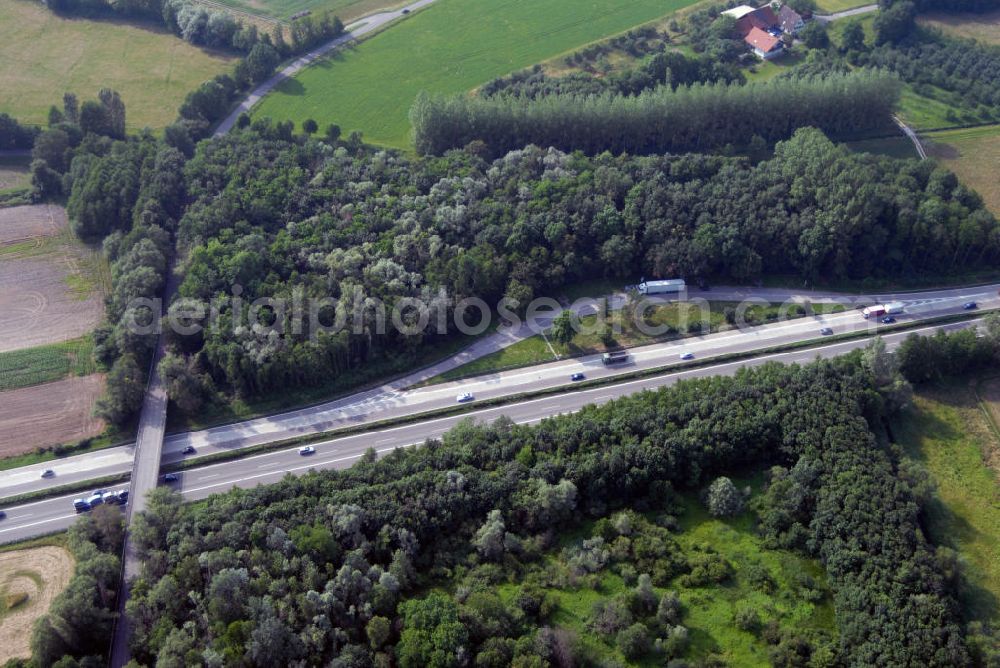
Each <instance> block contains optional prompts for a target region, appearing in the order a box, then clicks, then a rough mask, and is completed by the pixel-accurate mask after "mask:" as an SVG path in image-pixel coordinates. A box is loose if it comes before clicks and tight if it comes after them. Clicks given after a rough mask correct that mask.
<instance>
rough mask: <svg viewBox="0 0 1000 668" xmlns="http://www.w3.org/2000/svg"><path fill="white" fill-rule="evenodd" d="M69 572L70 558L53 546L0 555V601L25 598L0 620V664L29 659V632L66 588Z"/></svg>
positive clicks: (70, 566) (63, 551)
mask: <svg viewBox="0 0 1000 668" xmlns="http://www.w3.org/2000/svg"><path fill="white" fill-rule="evenodd" d="M73 568H74V562H73V556H72V555H71V554H70V553H69V552H68V551H67V550H65V549H63V548H61V547H56V546H54V545H47V546H45V547H35V548H31V549H28V550H15V551H13V552H0V598H2V599H6V597H7V596H9V595H11V594H20V593H23V594H27V595H28V599H27V601H25V602H24V603H22V604H20V605H18V606H17V607H16V608H14V609H13V610H8V611H6V612H5V613H4V615H3V617H0V664H5V663H7V661H9V660H10V659H15V658H24V659H27V658H30V657H31V645H30V642H31V628H32V626H33V625H34V623H35V620H36V619H38V618H39V617H41V616H42V615H43V614H45V613H46V612H47V611H48V609H49V606H50V605H52V599H54V598H55V597H56V596H57V595H58V594H59V592H61V591H62V590H63V589H65V588H66V585H68V584H69V579H70V577H72V575H73Z"/></svg>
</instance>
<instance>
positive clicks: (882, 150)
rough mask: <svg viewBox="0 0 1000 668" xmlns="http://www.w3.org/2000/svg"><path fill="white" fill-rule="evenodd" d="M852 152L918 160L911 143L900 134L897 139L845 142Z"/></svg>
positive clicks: (884, 138)
mask: <svg viewBox="0 0 1000 668" xmlns="http://www.w3.org/2000/svg"><path fill="white" fill-rule="evenodd" d="M845 143H846V144H847V146H848V147H849V148H850V149H851V150H852V151H857V152H858V153H876V154H878V155H887V156H889V157H890V158H918V157H919V156H918V155H917V149H916V147H914V146H913V142H911V141H910V140H909V139H907V138H906V137H904V136H903V135H902V134H900V135H899V136H897V137H880V138H878V139H863V140H861V141H850V142H845Z"/></svg>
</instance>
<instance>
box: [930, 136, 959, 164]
mask: <svg viewBox="0 0 1000 668" xmlns="http://www.w3.org/2000/svg"><path fill="white" fill-rule="evenodd" d="M924 144H925V145H926V148H927V153H928V154H929V155H931V156H932V157H935V158H941V159H942V160H957V159H958V158H961V157H962V152H961V151H959V150H958V148H957V147H955V146H953V145H952V144H945V143H943V142H941V143H939V142H936V141H934V140H930V139H928V140H925V142H924Z"/></svg>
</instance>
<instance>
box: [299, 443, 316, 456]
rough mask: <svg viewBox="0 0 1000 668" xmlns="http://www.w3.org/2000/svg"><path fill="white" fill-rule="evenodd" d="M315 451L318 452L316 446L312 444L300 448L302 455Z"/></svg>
mask: <svg viewBox="0 0 1000 668" xmlns="http://www.w3.org/2000/svg"><path fill="white" fill-rule="evenodd" d="M314 452H316V448H314V447H313V446H311V445H307V446H305V447H304V448H299V454H300V455H311V454H312V453H314Z"/></svg>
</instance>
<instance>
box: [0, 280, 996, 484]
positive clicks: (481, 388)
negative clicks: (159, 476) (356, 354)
mask: <svg viewBox="0 0 1000 668" xmlns="http://www.w3.org/2000/svg"><path fill="white" fill-rule="evenodd" d="M996 288H997V286H995V285H990V286H984V287H979V288H955V289H948V290H941V291H929V292H919V293H899V294H888V295H875V296H873V297H870V298H865V301H889V300H892V299H900V300H902V301H904V302H905V303H906V304H907V313H906V314H904V315H900V316H898V319H899V321H900V322H901V323H904V322H907V321H914V320H919V319H920V318H928V317H936V316H940V315H948V314H954V313H961V312H962V304H963V303H965V302H966V301H970V300H975V301H978V302H979V304H980V306H981V307H983V308H993V307H1000V296H998V294H997V290H996ZM834 294H835V293H815V292H813V293H809V292H803V291H775V290H772V289H763V290H755V289H753V288H749V289H747V288H719V289H713V290H712V292H711V293H708V295H709V296H711V297H712V298H713V299H720V298H721V299H724V300H733V301H736V300H739V299H741V298H746V297H748V296H753V297H754V298H757V299H762V300H763V299H769V300H779V299H782V298H785V299H791V300H793V301H806V300H811V301H821V300H824V299H825V300H829V299H833V298H834V297H833V295H834ZM839 297H840V298H842V299H844V300H845V301H850V300H851V299H853V298H850V297H848V296H844V295H840V296H839ZM821 327H830V328H831V329H833V330H834V333H836V334H841V333H848V332H861V331H869V332H872V333H874V332H876V331H878V330H879V329H880V328H883V327H884V326H883V325H880V324H879V323H878V322H876V321H869V320H864V319H863V318H861V316H860V315H859V314H858V313H857V312H856V311H854V310H853V309H852V310H849V311H846V312H844V313H839V314H832V315H824V316H813V317H807V318H799V319H796V320H790V321H783V322H778V323H773V324H767V325H762V326H758V327H750V328H746V329H741V330H731V331H727V332H720V333H717V334H710V335H706V336H700V337H692V338H686V339H680V340H677V341H672V342H667V343H658V344H653V345H650V346H643V347H640V348H633V349H631V351H630V353H631V359H630V361H629V363H628V364H623V365H616V366H613V367H605V366H604V365H603V364H602V362H601V357H600V355H591V356H588V357H581V358H572V359H567V360H562V361H557V362H550V363H547V364H540V365H536V366H532V367H526V368H522V369H515V370H511V371H505V372H501V373H493V374H487V375H483V376H478V377H476V378H470V379H466V380H463V381H457V382H451V383H443V384H440V385H432V386H426V387H421V388H416V389H409V390H408V389H405V386H406V385H408V384H410V383H413V382H418V381H422V380H426V378H427V377H428V375H429V374H431V373H437V372H440V371H441V370H442V369H445V370H446V369H448V368H453V365H450V364H447V363H446V362H445V363H441V364H439V365H434V366H433V367H431V368H430V370H424V371H421V372H416V373H414V374H411V375H410V376H408V377H406V378H404V379H401V380H399V381H396V382H393V383H390V384H387V385H384V386H382V387H380V388H376V389H373V390H369V391H366V392H362V393H359V394H355V395H351V396H348V397H345V398H343V399H340V400H337V401H333V402H329V403H326V404H321V405H318V406H312V407H308V408H303V409H298V410H293V411H289V412H286V413H282V414H278V415H272V416H267V417H262V418H257V419H253V420H247V421H245V422H240V423H235V424H229V425H222V426H219V427H213V428H210V429H205V430H201V431H196V432H187V433H181V434H173V435H168V436H167V437H166V439H165V442H164V446H163V461H164V462H165V463H172V462H176V461H179V460H181V459H184V458H186V457H189V456H188V455H184V454H182V451H183V450H184V448H186V447H188V446H192V447H194V448H195V449H196V453H195V455H193V456H195V457H196V456H199V455H208V454H213V453H217V452H225V451H229V450H232V449H238V448H244V447H249V446H253V445H258V444H262V443H269V442H274V441H278V440H285V439H288V438H293V437H297V436H305V435H310V434H316V433H321V432H325V431H331V430H333V429H337V428H342V427H350V426H358V425H363V424H366V423H371V422H377V421H382V420H386V419H393V418H400V417H406V416H412V415H416V414H419V413H423V412H427V411H430V410H435V409H440V408H446V407H450V406H453V405H454V404H455V397H456V395H457V394H458V393H460V392H472V393H473V394H474V395H475V397H476V399H477V400H482V399H491V398H497V397H503V396H506V395H509V394H514V393H523V392H533V391H538V390H542V389H550V388H553V387H558V386H561V385H566V384H569V383H570V381H569V377H570V375H571V374H573V373H576V372H581V373H584V374H585V375H586V376H587V378H588V379H596V378H606V377H611V376H615V375H621V374H624V373H630V372H633V371H636V370H641V369H651V368H657V367H662V366H667V365H678V364H680V363H681V360H680V359H679V357H680V355H681V354H682V353H686V352H690V353H692V354H694V355H695V357H696V358H697V359H702V360H704V359H711V358H712V357H718V356H721V355H729V354H734V353H748V352H752V351H755V350H759V349H762V348H769V347H775V346H780V345H786V344H788V343H793V342H797V341H801V340H805V339H810V338H819V337H820V334H819V330H820V328H821ZM529 334H530V332H529ZM514 340H517V339H516V338H515V339H514ZM490 349H492V348H490ZM131 449H132V448H131V446H123V447H119V448H111V449H108V450H103V451H99V452H96V453H92V454H84V455H77V456H75V457H69V458H66V459H60V460H56V461H55V462H47V463H45V464H39V465H35V466H29V467H22V468H19V469H13V470H10V471H3V472H0V497H3V496H8V497H9V496H13V495H16V494H22V493H25V492H30V491H35V490H38V489H44V488H46V487H48V486H52V485H56V484H66V483H67V482H76V481H80V480H88V479H93V478H96V477H102V476H105V475H111V474H116V473H122V472H126V471H128V470H129V468H130V465H131ZM45 468H52V469H53V470H55V472H56V477H55V478H54V479H51V480H42V479H41V478H40V474H41V471H42V470H43V469H45Z"/></svg>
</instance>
